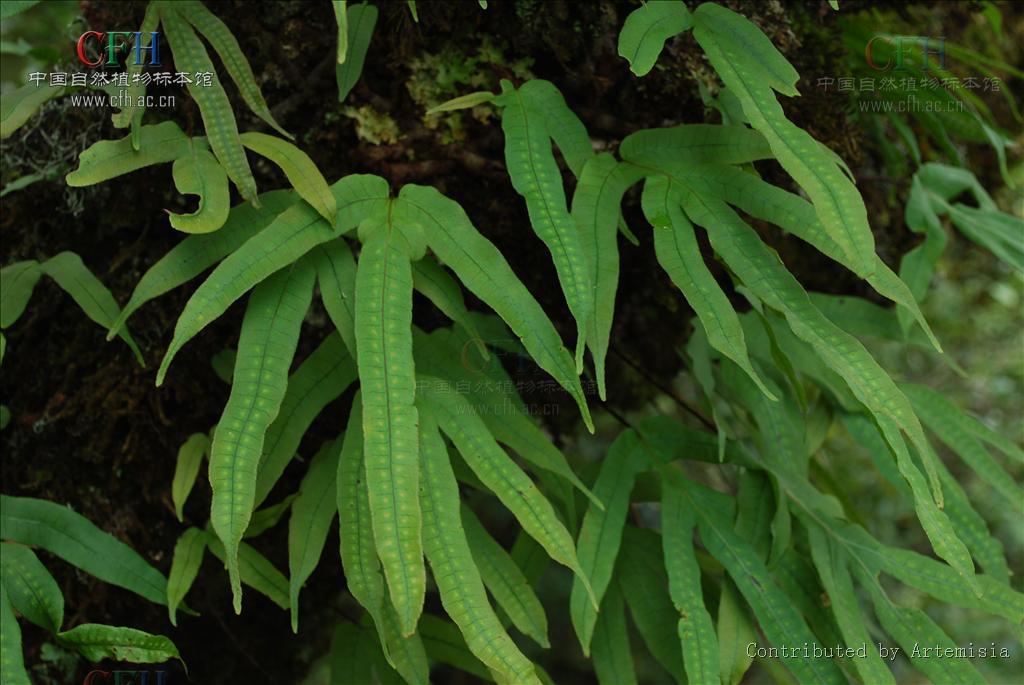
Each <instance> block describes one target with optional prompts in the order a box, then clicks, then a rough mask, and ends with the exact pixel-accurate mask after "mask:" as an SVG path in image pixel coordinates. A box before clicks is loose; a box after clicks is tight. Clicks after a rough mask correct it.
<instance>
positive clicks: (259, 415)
mask: <svg viewBox="0 0 1024 685" xmlns="http://www.w3.org/2000/svg"><path fill="white" fill-rule="evenodd" d="M314 276H315V274H314V271H313V267H312V264H311V263H310V262H309V261H300V262H299V263H298V264H296V265H294V266H293V267H289V268H286V269H284V270H282V271H280V272H278V273H277V274H275V275H274V276H272V277H271V278H269V279H267V280H266V281H264V282H263V283H261V284H260V285H259V286H257V287H256V289H255V290H253V293H252V296H251V297H250V299H249V305H248V307H247V308H246V312H245V317H244V318H243V320H242V333H241V337H240V338H239V341H238V360H237V361H236V363H235V376H234V382H233V383H232V386H231V395H230V397H229V398H228V403H227V405H225V407H224V413H223V414H222V415H221V419H220V421H219V422H218V424H217V430H216V432H215V433H214V436H213V446H212V447H211V450H210V485H211V486H212V489H213V502H212V504H211V511H210V521H211V523H212V524H213V529H214V530H215V531H216V533H217V536H218V537H219V538H220V540H221V542H223V544H224V555H225V559H226V564H227V568H228V575H229V576H230V579H231V590H232V595H233V599H234V607H235V612H236V613H239V612H241V608H242V588H241V579H240V576H239V567H238V564H239V562H238V548H239V543H240V542H241V540H242V536H243V535H244V533H245V529H246V527H247V526H248V525H249V520H250V518H251V517H252V511H253V508H254V505H255V493H256V478H257V471H258V468H259V462H260V455H261V453H262V448H263V443H264V438H265V435H266V431H267V428H268V427H269V426H270V424H271V423H272V422H273V420H274V419H275V418H276V416H277V414H278V411H279V409H280V407H281V401H282V400H283V398H284V395H285V391H286V388H287V383H288V367H289V365H290V364H291V360H292V357H293V356H294V354H295V348H296V345H297V344H298V339H299V328H300V326H301V325H302V320H303V318H304V317H305V315H306V310H308V309H309V305H310V302H311V300H312V297H313V279H314ZM285 604H286V605H287V602H285Z"/></svg>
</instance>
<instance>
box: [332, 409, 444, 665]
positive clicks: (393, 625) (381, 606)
mask: <svg viewBox="0 0 1024 685" xmlns="http://www.w3.org/2000/svg"><path fill="white" fill-rule="evenodd" d="M360 394H361V393H359V392H357V393H356V395H355V397H354V398H353V399H352V410H351V412H350V413H349V419H348V427H347V428H346V430H345V435H344V438H343V440H342V446H341V455H340V458H339V461H338V475H337V481H338V492H337V495H338V520H339V527H338V532H339V534H340V537H341V547H340V552H341V564H342V567H343V568H344V570H345V580H346V582H347V583H348V589H349V592H351V593H352V596H353V597H355V599H356V601H358V602H359V603H360V604H361V605H363V607H364V608H365V609H366V611H367V613H368V614H369V616H370V617H371V618H372V620H373V623H374V625H375V626H376V628H377V634H378V636H379V637H380V645H381V648H382V649H383V654H384V658H385V659H386V661H387V663H388V664H389V665H390V666H391V667H393V668H397V669H398V670H399V672H401V673H402V675H403V677H404V678H405V679H406V681H408V682H426V680H427V676H426V671H427V664H426V656H425V654H424V652H423V645H422V643H421V641H420V638H419V636H418V635H417V634H415V633H414V634H413V635H411V636H409V637H403V636H402V635H401V633H400V632H399V626H398V619H397V616H396V614H395V610H394V608H393V607H392V606H391V604H390V603H389V602H387V599H386V597H385V594H384V578H383V577H382V576H381V569H380V560H379V559H378V557H377V547H376V544H375V543H374V540H373V529H372V527H371V523H370V500H369V493H368V492H367V487H366V477H365V474H366V470H365V463H364V454H363V412H362V401H361V398H360Z"/></svg>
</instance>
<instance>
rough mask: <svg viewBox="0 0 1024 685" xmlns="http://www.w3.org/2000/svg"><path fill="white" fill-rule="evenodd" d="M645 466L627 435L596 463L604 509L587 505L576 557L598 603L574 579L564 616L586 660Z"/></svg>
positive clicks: (633, 439) (597, 490)
mask: <svg viewBox="0 0 1024 685" xmlns="http://www.w3.org/2000/svg"><path fill="white" fill-rule="evenodd" d="M646 465H647V464H646V459H645V458H644V455H643V453H642V452H641V451H640V446H639V439H638V438H637V435H636V433H635V432H633V431H631V430H630V431H625V432H623V433H620V434H619V437H618V438H616V440H615V442H613V443H612V445H611V447H609V448H608V453H607V454H606V455H605V458H604V460H603V461H602V462H601V470H600V472H599V473H598V476H597V480H596V481H595V482H594V488H593V492H594V496H595V497H597V498H598V499H599V500H600V501H601V502H602V503H603V504H604V507H603V508H598V507H597V506H595V505H594V504H593V503H591V505H590V506H589V507H588V508H587V513H586V514H585V515H584V517H583V527H582V528H581V529H580V534H579V539H578V540H577V543H576V553H577V554H578V555H579V559H580V566H581V567H582V569H583V573H584V574H585V577H586V578H588V579H589V580H590V586H591V587H592V588H593V595H594V596H595V597H596V598H597V601H596V604H595V603H592V602H591V600H590V597H589V596H588V595H589V593H590V588H588V587H586V586H585V585H584V583H583V581H581V580H580V579H579V578H574V579H573V584H572V593H571V595H570V599H569V615H570V617H571V618H572V625H573V628H574V629H575V630H576V635H577V636H578V637H579V641H580V645H581V646H582V648H583V654H584V655H587V656H589V655H590V642H591V639H592V638H593V635H594V626H595V624H596V623H597V616H598V609H597V606H598V605H600V603H601V599H602V598H603V597H604V593H605V591H606V590H607V589H608V585H609V584H610V583H611V580H612V570H613V569H614V568H615V560H616V558H617V557H618V555H619V545H620V544H621V542H622V529H623V526H624V525H625V524H626V514H627V513H628V511H629V497H630V493H631V492H632V491H633V483H634V481H635V479H636V475H637V473H639V472H640V471H642V470H644V468H645V467H646Z"/></svg>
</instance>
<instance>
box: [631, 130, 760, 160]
mask: <svg viewBox="0 0 1024 685" xmlns="http://www.w3.org/2000/svg"><path fill="white" fill-rule="evenodd" d="M619 154H620V155H621V156H622V159H623V160H625V161H627V162H630V163H631V164H635V165H637V166H640V167H652V168H655V169H672V170H676V169H678V168H679V167H680V166H682V168H685V169H689V168H692V166H693V165H700V164H716V165H728V164H746V163H748V162H753V161H756V160H758V159H770V158H771V156H772V150H771V147H769V145H768V142H767V141H766V140H765V138H764V136H763V135H761V134H760V133H758V132H757V131H753V130H751V129H749V128H747V127H746V126H742V125H731V126H721V125H718V124H682V125H680V126H671V127H667V128H652V129H644V130H640V131H635V132H633V133H631V134H629V135H628V136H626V137H625V138H623V139H622V144H621V145H620V146H619Z"/></svg>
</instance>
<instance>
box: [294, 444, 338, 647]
mask: <svg viewBox="0 0 1024 685" xmlns="http://www.w3.org/2000/svg"><path fill="white" fill-rule="evenodd" d="M340 451H341V443H340V442H338V443H334V442H328V443H325V444H324V446H323V447H321V448H320V450H319V451H318V452H317V453H316V455H314V456H313V461H312V462H310V465H309V469H308V470H307V471H306V475H305V476H303V478H302V485H300V486H299V496H298V497H296V498H295V501H294V503H293V504H292V515H291V518H290V519H289V520H288V576H289V579H290V580H289V597H290V598H291V601H290V602H289V603H290V604H291V608H292V632H293V633H297V632H299V590H301V589H302V585H303V584H304V583H305V582H306V580H307V579H308V578H309V576H310V575H312V573H313V571H314V570H315V569H316V566H317V564H318V563H320V555H321V554H322V553H323V550H324V544H325V543H326V542H327V534H328V533H329V532H330V528H331V522H332V521H333V520H334V516H335V514H337V513H338V506H337V485H336V478H337V473H338V454H339V452H340Z"/></svg>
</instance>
